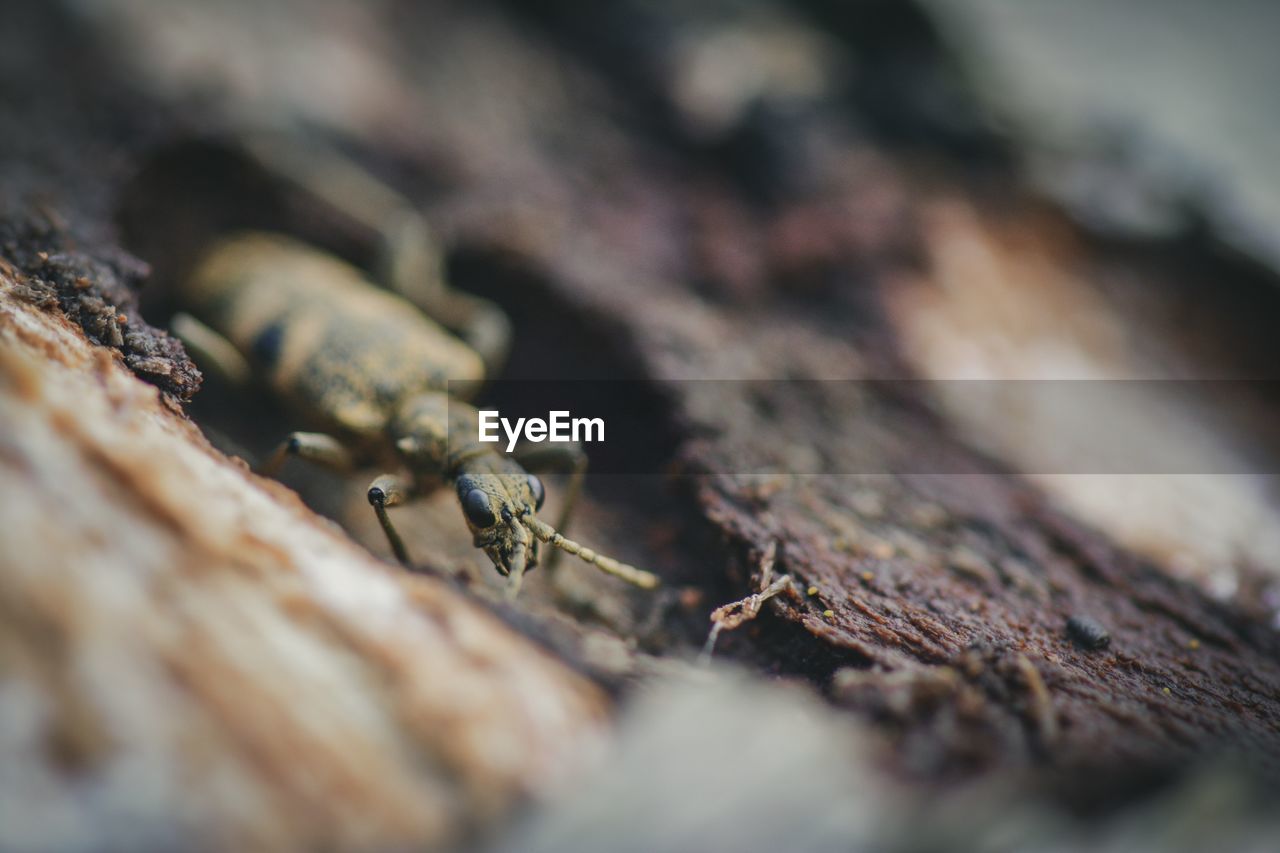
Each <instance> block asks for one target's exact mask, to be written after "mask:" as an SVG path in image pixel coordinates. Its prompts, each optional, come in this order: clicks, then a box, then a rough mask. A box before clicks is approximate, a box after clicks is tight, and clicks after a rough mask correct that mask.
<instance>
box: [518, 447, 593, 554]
mask: <svg viewBox="0 0 1280 853" xmlns="http://www.w3.org/2000/svg"><path fill="white" fill-rule="evenodd" d="M515 457H516V461H517V462H519V463H520V464H521V465H522V466H523V467H524V468H525V469H526V470H529V471H550V472H553V473H558V474H568V475H569V485H568V488H566V489H565V493H564V501H563V502H562V503H561V504H560V517H559V518H557V519H556V530H558V531H560V532H561V533H563V534H565V535H568V530H569V522H570V520H571V519H572V517H573V510H574V507H575V506H576V505H577V503H578V495H579V494H581V493H582V483H583V481H584V480H585V479H586V476H587V454H586V452H585V451H584V450H583V449H582V448H581V447H580V446H579V445H578V444H576V443H575V444H527V443H526V444H522V445H520V446H518V447H517V448H516V450H515ZM559 561H560V551H559V549H553V550H552V551H551V553H550V554H549V555H548V556H547V562H546V570H547V572H548V573H550V572H552V571H554V570H555V567H556V565H557V564H558V563H559Z"/></svg>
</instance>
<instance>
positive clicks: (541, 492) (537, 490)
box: [529, 474, 547, 509]
mask: <svg viewBox="0 0 1280 853" xmlns="http://www.w3.org/2000/svg"><path fill="white" fill-rule="evenodd" d="M529 491H531V492H533V508H534V509H542V502H543V501H545V500H546V499H547V490H546V489H545V488H543V486H542V481H541V480H539V479H538V478H537V477H535V476H533V475H532V474H530V475H529Z"/></svg>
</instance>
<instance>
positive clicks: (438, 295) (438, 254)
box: [380, 210, 511, 377]
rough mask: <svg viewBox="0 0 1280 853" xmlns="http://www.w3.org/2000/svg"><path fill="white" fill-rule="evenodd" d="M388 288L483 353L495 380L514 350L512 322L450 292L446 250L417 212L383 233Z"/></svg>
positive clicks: (484, 302)
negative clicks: (446, 267) (446, 274)
mask: <svg viewBox="0 0 1280 853" xmlns="http://www.w3.org/2000/svg"><path fill="white" fill-rule="evenodd" d="M380 231H381V237H382V251H383V253H384V255H383V269H384V272H383V276H384V278H385V279H386V282H387V286H388V287H389V288H390V289H391V290H393V291H395V292H396V293H398V294H400V295H401V296H403V297H405V298H406V299H408V300H409V301H410V302H412V303H413V304H414V305H416V306H418V308H419V309H421V310H422V312H423V313H424V314H426V315H427V316H429V317H431V318H432V319H434V320H436V321H437V322H439V323H440V324H441V325H443V326H444V327H445V328H447V329H449V330H450V331H452V332H453V333H454V334H456V335H457V336H458V337H460V338H462V340H463V341H465V342H466V343H467V345H468V346H470V347H471V348H472V349H473V350H475V351H476V353H477V354H479V356H480V359H481V360H482V361H483V362H484V367H485V373H486V375H487V376H490V377H493V376H496V375H497V373H498V371H499V370H500V369H501V368H502V365H503V363H504V362H505V361H506V359H507V351H508V349H510V346H511V322H510V321H509V320H508V319H507V315H506V313H505V312H504V311H503V310H502V309H501V308H499V307H498V306H497V305H496V304H494V303H493V302H490V301H489V300H488V299H482V298H481V297H479V296H474V295H472V294H470V293H465V292H463V291H460V290H454V289H452V288H450V287H449V286H448V285H447V284H446V283H445V280H444V269H443V255H444V253H443V251H442V250H441V249H440V247H439V246H438V244H437V243H436V241H435V238H434V236H433V235H432V233H431V229H430V227H429V226H428V225H427V223H426V221H425V220H424V219H423V218H422V217H421V216H420V215H419V214H418V213H417V211H413V210H408V211H405V212H404V213H403V214H402V215H400V216H399V217H396V218H394V219H392V220H390V221H388V222H387V223H386V224H385V225H384V226H383V227H382V228H381V229H380Z"/></svg>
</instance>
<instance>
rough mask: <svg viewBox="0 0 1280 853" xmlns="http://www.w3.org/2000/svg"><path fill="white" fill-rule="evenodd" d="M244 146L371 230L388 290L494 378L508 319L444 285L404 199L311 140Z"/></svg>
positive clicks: (427, 236)
mask: <svg viewBox="0 0 1280 853" xmlns="http://www.w3.org/2000/svg"><path fill="white" fill-rule="evenodd" d="M242 144H243V145H244V148H245V150H247V151H248V153H249V155H250V156H251V157H253V158H254V159H255V160H256V161H257V162H258V164H259V165H260V166H261V167H262V168H264V169H266V170H267V171H268V172H270V173H272V174H274V175H276V176H278V177H280V178H283V179H284V180H286V181H288V182H289V183H290V184H292V185H293V186H294V187H295V188H297V189H299V190H301V191H303V192H305V193H307V194H308V195H310V196H311V197H312V198H313V199H315V200H317V201H319V202H320V203H321V204H324V205H325V206H327V207H329V208H331V209H332V210H334V211H336V212H337V213H339V214H340V215H343V216H345V217H347V218H349V219H350V220H352V221H353V222H355V223H357V224H358V225H360V226H361V227H363V228H365V229H367V230H368V231H370V232H372V233H373V234H374V235H376V237H377V239H378V241H379V251H380V253H381V255H382V258H381V266H382V271H381V278H382V279H383V281H384V283H385V284H386V286H387V287H388V289H390V290H393V291H395V292H396V293H398V294H399V295H401V296H403V297H404V298H406V299H408V300H409V301H410V302H412V303H413V304H414V305H416V306H417V307H418V308H419V309H420V310H421V311H422V312H423V313H425V314H427V315H428V316H430V317H431V318H432V319H434V320H436V321H437V322H439V323H440V324H441V325H443V326H445V327H446V328H448V329H449V330H450V331H452V332H453V333H455V334H456V335H458V337H460V338H462V339H463V340H464V341H466V343H467V344H468V345H469V346H470V347H471V348H472V349H474V350H475V351H476V352H477V353H478V354H479V355H480V358H481V360H483V361H484V365H485V370H486V371H487V374H488V375H489V376H495V375H497V372H498V370H499V368H500V367H501V366H502V364H503V362H504V361H505V360H506V355H507V350H508V348H509V345H510V342H511V323H510V321H508V319H507V316H506V314H505V313H503V311H502V309H501V308H499V307H498V306H497V305H495V304H494V303H492V302H490V301H489V300H487V299H481V298H480V297H478V296H473V295H471V294H469V293H463V292H461V291H456V290H452V289H451V288H450V287H449V286H448V285H447V284H446V283H445V279H444V264H443V258H444V252H443V251H442V249H441V247H440V244H439V242H438V241H437V240H436V238H435V235H434V234H433V233H432V230H431V227H430V226H429V225H428V224H427V221H426V220H425V219H424V218H423V216H422V214H420V213H419V212H418V211H417V210H416V209H415V208H414V206H413V205H412V204H411V203H410V202H409V200H408V199H406V198H405V197H404V196H402V195H400V193H398V192H396V191H395V190H394V189H392V188H391V187H389V186H387V185H386V184H385V183H383V182H382V181H381V180H380V179H379V178H377V177H376V176H375V175H373V174H371V173H369V172H367V171H366V170H365V169H364V168H363V167H361V166H360V165H359V164H358V163H356V162H355V161H354V160H352V159H351V158H350V157H348V156H346V155H345V154H343V153H341V152H340V151H337V150H335V149H333V148H330V147H329V146H327V145H324V144H322V143H318V142H316V141H314V140H307V141H303V140H298V139H292V138H290V137H288V136H285V135H282V134H265V133H257V134H253V133H246V134H244V135H243V138H242Z"/></svg>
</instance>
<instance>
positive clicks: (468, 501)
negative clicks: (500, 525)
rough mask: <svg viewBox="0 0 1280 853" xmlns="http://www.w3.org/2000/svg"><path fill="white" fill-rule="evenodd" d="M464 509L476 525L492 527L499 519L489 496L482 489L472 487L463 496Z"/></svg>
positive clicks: (469, 519)
mask: <svg viewBox="0 0 1280 853" xmlns="http://www.w3.org/2000/svg"><path fill="white" fill-rule="evenodd" d="M462 511H463V512H464V513H466V516H467V520H468V521H470V522H471V523H472V524H474V525H475V526H476V527H492V526H493V525H494V523H495V522H497V520H498V518H497V516H495V515H494V514H493V507H491V506H489V496H488V495H486V494H485V493H484V492H482V491H481V490H480V489H472V490H471V491H469V492H467V494H466V495H465V496H464V497H463V498H462Z"/></svg>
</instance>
